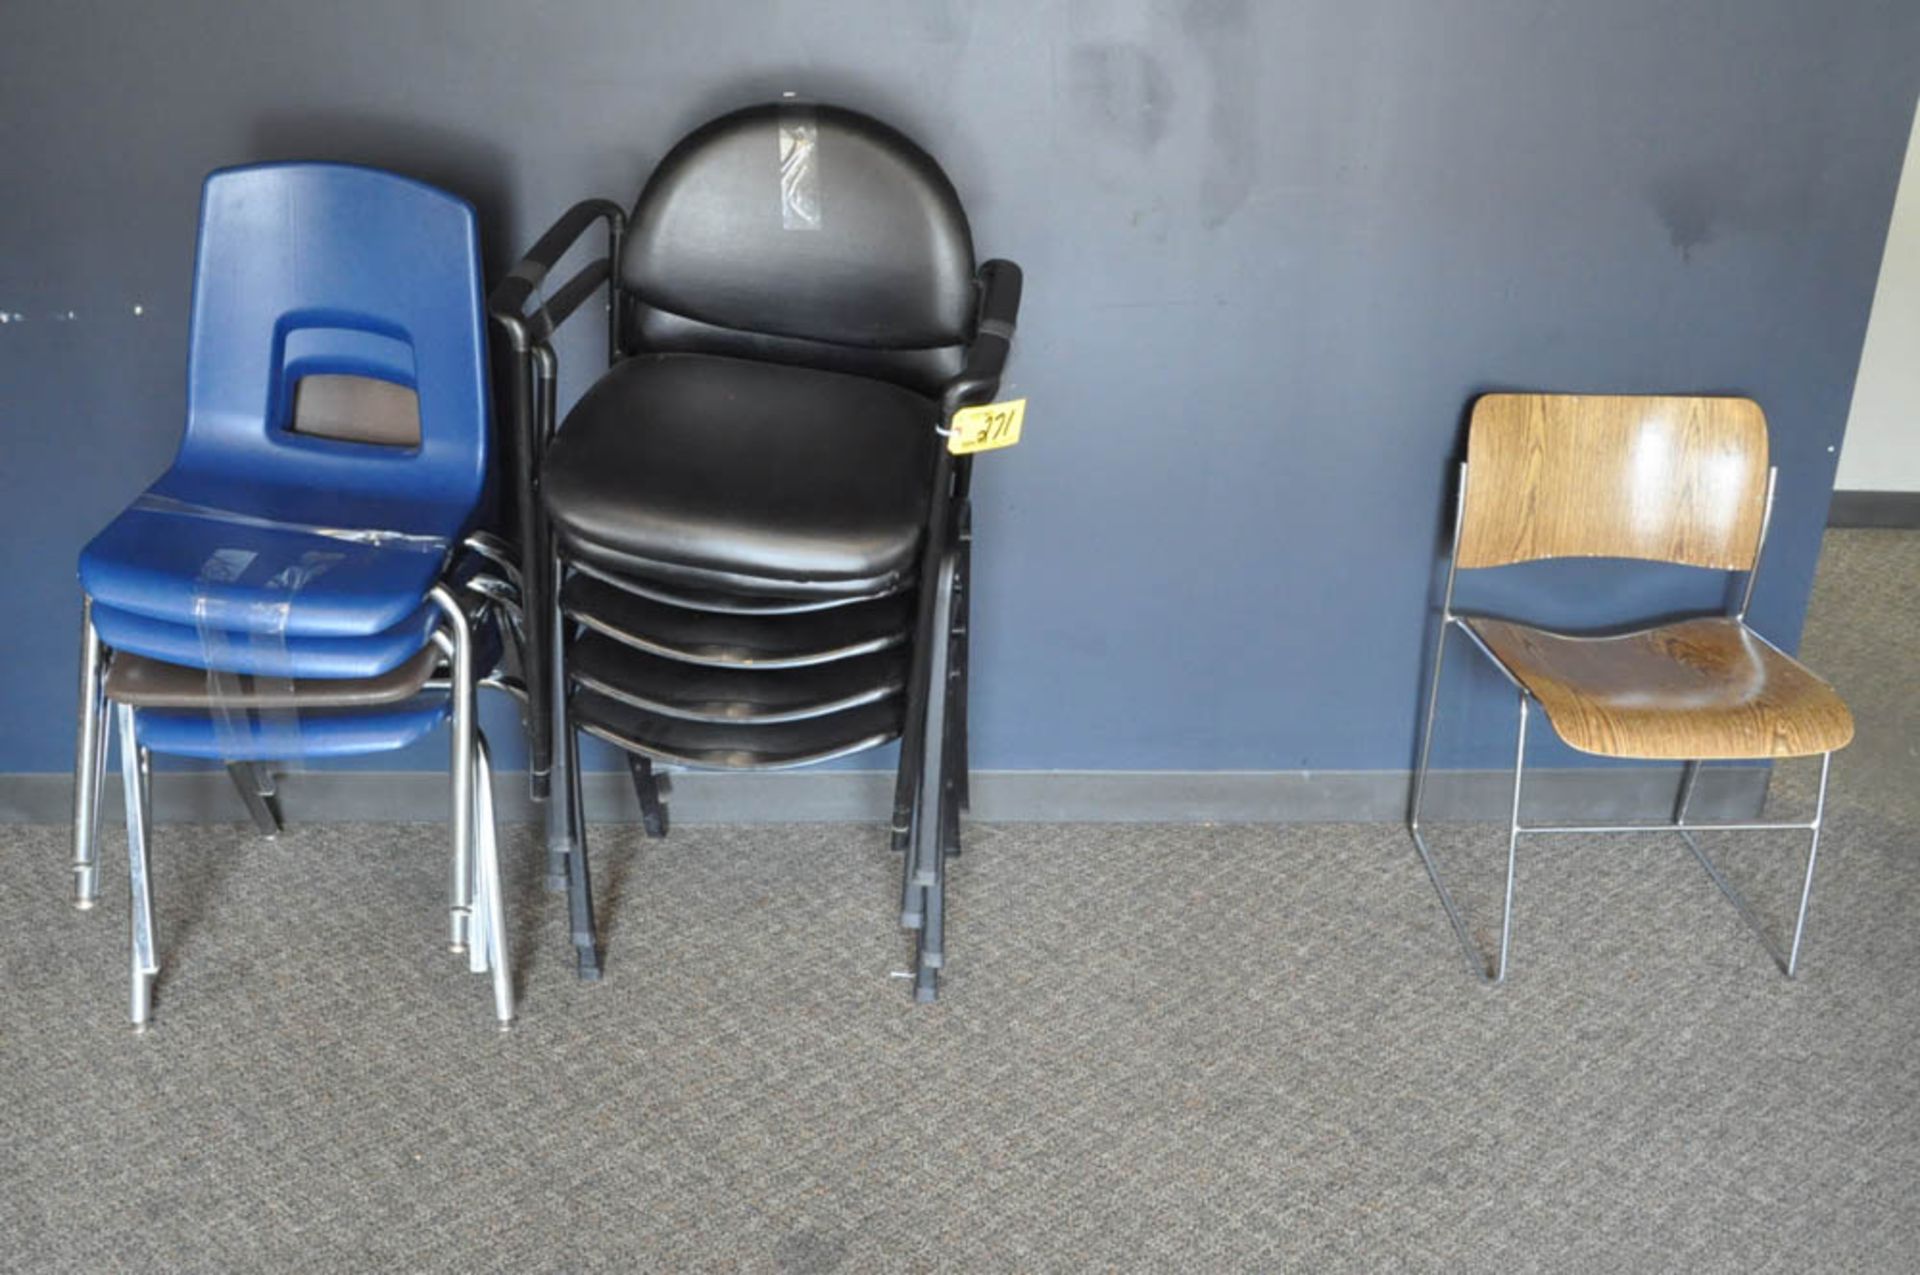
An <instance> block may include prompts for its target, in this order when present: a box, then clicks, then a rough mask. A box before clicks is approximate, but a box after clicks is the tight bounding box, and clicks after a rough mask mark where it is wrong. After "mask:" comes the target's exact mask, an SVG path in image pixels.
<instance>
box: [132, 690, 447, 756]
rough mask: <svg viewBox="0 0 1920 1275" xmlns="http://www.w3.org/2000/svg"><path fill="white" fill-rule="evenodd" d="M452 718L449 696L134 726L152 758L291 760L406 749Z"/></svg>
mask: <svg viewBox="0 0 1920 1275" xmlns="http://www.w3.org/2000/svg"><path fill="white" fill-rule="evenodd" d="M452 712H453V700H452V697H451V696H449V695H447V694H446V693H445V692H444V691H429V692H427V693H426V694H423V695H416V696H414V697H413V698H412V699H409V700H406V701H404V702H402V703H399V704H392V705H387V706H385V707H382V708H377V709H372V710H366V709H352V708H322V709H313V710H311V711H309V710H307V709H304V708H303V709H301V710H300V712H299V714H298V715H297V716H296V715H295V714H292V713H286V714H280V713H271V712H270V713H236V714H222V715H220V716H219V717H218V718H216V717H215V716H214V715H213V714H210V713H205V712H196V711H194V710H192V709H142V710H141V711H140V712H139V713H137V714H136V715H135V719H134V720H135V729H136V730H137V731H138V732H139V736H140V742H141V743H142V744H145V745H146V746H147V747H148V748H151V749H152V750H153V751H154V752H156V753H164V754H167V755H169V756H173V757H199V758H204V759H206V760H208V761H229V762H232V761H294V760H298V759H301V758H322V757H358V756H361V755H363V754H366V753H384V752H392V751H394V750H396V749H401V748H405V747H406V746H407V745H408V744H411V743H413V742H414V741H415V740H418V739H421V738H423V737H425V736H426V735H428V734H430V733H432V732H433V731H434V730H436V729H438V728H439V726H440V724H441V723H442V722H444V721H446V720H447V718H448V717H449V716H451V714H452Z"/></svg>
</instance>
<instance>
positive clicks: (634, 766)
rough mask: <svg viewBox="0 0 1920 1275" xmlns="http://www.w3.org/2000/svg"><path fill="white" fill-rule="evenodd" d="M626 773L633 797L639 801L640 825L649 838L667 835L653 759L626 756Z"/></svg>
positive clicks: (661, 795) (661, 794)
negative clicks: (631, 782) (629, 778)
mask: <svg viewBox="0 0 1920 1275" xmlns="http://www.w3.org/2000/svg"><path fill="white" fill-rule="evenodd" d="M627 771H628V773H629V774H631V775H632V776H633V795H634V796H635V797H637V798H639V800H640V824H641V826H642V827H643V828H644V829H645V830H646V834H647V835H648V836H649V837H664V836H666V835H667V807H666V803H665V801H664V800H662V797H663V793H662V792H661V787H662V781H661V777H660V776H659V775H656V774H655V773H654V771H653V758H651V757H648V756H646V755H645V754H643V753H628V754H627Z"/></svg>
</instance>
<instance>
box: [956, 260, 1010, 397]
mask: <svg viewBox="0 0 1920 1275" xmlns="http://www.w3.org/2000/svg"><path fill="white" fill-rule="evenodd" d="M1019 317H1020V267H1019V266H1016V265H1014V264H1013V263H1012V262H1011V261H1000V260H994V261H989V262H986V263H984V264H983V265H982V266H981V267H980V322H979V325H978V326H977V327H976V328H975V330H974V337H973V344H972V345H971V346H969V347H967V362H966V366H965V367H963V368H961V369H960V374H959V375H958V376H956V377H954V378H953V379H952V380H951V381H948V382H947V384H946V387H945V389H943V390H942V391H941V395H940V410H941V415H942V416H943V417H944V418H946V419H949V420H950V419H952V417H953V414H954V413H955V412H957V411H959V410H960V409H961V408H963V407H973V406H976V405H978V404H981V403H990V402H992V401H993V396H994V395H995V394H998V393H999V392H1000V374H1001V373H1002V372H1004V371H1005V370H1006V367H1007V352H1008V351H1009V350H1011V349H1012V348H1013V331H1014V325H1015V323H1016V322H1017V321H1018V319H1019Z"/></svg>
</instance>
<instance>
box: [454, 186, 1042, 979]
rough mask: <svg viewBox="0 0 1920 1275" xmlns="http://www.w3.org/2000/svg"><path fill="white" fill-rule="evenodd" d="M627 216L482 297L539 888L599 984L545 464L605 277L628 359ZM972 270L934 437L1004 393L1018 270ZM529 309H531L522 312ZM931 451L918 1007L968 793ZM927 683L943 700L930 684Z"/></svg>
mask: <svg viewBox="0 0 1920 1275" xmlns="http://www.w3.org/2000/svg"><path fill="white" fill-rule="evenodd" d="M626 220H627V215H626V212H625V211H624V210H623V209H622V208H621V207H620V206H619V205H618V204H616V203H614V202H612V201H611V200H606V199H589V200H584V201H582V202H580V203H578V204H575V205H574V206H573V207H572V208H570V209H568V210H567V212H566V213H565V214H563V215H562V216H561V217H560V219H559V220H558V221H556V222H555V223H554V224H553V226H552V227H551V228H550V229H548V231H547V232H546V233H545V234H544V235H542V236H541V237H540V239H539V240H538V241H537V242H536V243H535V244H534V245H533V247H532V248H531V249H530V250H529V251H528V252H527V254H526V256H525V257H523V258H522V259H521V260H520V262H519V263H518V264H517V265H515V266H514V267H513V269H512V270H511V271H510V272H509V273H508V275H507V276H506V278H505V279H504V280H502V281H501V283H500V284H499V286H498V287H496V288H495V289H494V290H493V293H492V295H491V296H490V297H489V298H488V309H489V312H490V313H491V314H492V316H493V319H494V321H495V322H496V323H498V324H499V325H500V327H501V329H502V330H503V331H504V332H505V333H506V336H507V339H508V343H509V346H510V349H511V352H512V370H511V382H510V393H511V403H510V407H509V411H508V418H509V419H510V420H511V422H512V438H511V440H510V441H511V447H512V452H513V460H512V474H513V502H514V508H515V513H516V517H517V520H518V523H519V535H520V544H521V553H522V563H521V576H522V588H523V591H524V600H525V606H526V615H527V621H528V623H527V626H526V633H525V638H526V651H525V655H526V661H527V664H526V667H527V692H528V698H529V711H528V736H529V740H528V742H529V763H528V768H529V772H530V780H531V784H532V792H533V796H534V799H535V800H537V801H545V802H546V844H547V854H548V869H547V875H548V884H549V887H550V888H556V889H558V888H565V889H566V890H567V893H568V910H569V915H570V917H571V928H572V938H573V943H574V946H575V948H576V949H577V950H578V953H579V971H580V975H581V977H582V978H586V979H593V978H598V977H599V975H600V971H601V960H600V952H599V944H598V939H597V935H596V927H595V924H594V918H593V912H592V891H591V876H590V868H589V865H588V862H587V846H586V823H585V816H584V812H583V810H582V807H581V791H580V774H579V760H578V759H579V747H578V740H577V736H576V733H575V731H574V729H573V727H572V725H571V723H570V719H569V716H568V711H567V695H568V680H567V674H566V669H565V649H566V621H565V619H564V617H563V616H562V614H561V610H560V606H559V587H560V584H561V582H562V579H563V576H564V573H565V571H566V570H567V566H568V564H567V562H566V561H565V559H564V557H563V555H562V552H561V547H560V545H559V543H558V539H557V537H556V536H555V535H554V534H553V531H552V528H551V527H550V525H549V523H548V519H547V517H546V514H545V511H544V509H543V508H542V504H541V498H540V461H541V458H542V456H543V455H544V453H545V451H546V448H547V446H548V445H549V444H550V443H551V442H552V440H553V437H554V434H555V432H556V430H557V429H558V427H559V422H558V420H557V417H556V410H555V400H556V382H557V378H558V372H559V363H558V358H557V356H556V355H555V353H554V349H553V344H552V339H553V336H554V333H555V332H556V331H557V330H558V329H559V328H560V326H561V325H562V324H564V323H565V322H566V321H567V320H568V319H569V318H571V317H572V316H573V315H574V314H575V313H576V312H577V311H578V310H579V309H580V308H581V306H582V305H584V304H585V303H586V302H587V300H588V299H589V298H590V297H592V296H593V295H594V294H595V293H597V292H598V291H599V290H600V287H601V285H602V284H605V285H606V287H607V301H606V305H607V357H608V364H609V366H611V365H613V364H614V363H617V362H618V361H619V360H620V359H621V358H623V357H625V355H626V353H627V351H626V349H625V342H624V340H623V333H622V322H621V320H622V310H623V305H622V301H621V295H622V294H621V291H620V288H619V283H618V277H617V265H618V262H619V260H620V253H621V246H622V243H623V240H624V236H625V233H626ZM596 223H604V224H605V226H606V233H607V253H606V255H605V256H604V257H598V258H595V259H594V260H592V261H589V262H588V263H587V264H586V265H585V266H583V267H581V268H580V269H579V270H578V271H576V272H575V273H574V274H573V275H572V276H571V277H570V278H568V279H567V280H566V282H565V283H563V284H562V285H561V286H560V287H559V288H558V289H556V290H555V291H553V292H552V293H546V292H544V291H543V284H544V283H545V281H546V279H547V276H548V274H549V273H550V272H551V271H552V270H553V268H554V267H555V266H556V265H557V264H558V263H559V261H560V259H561V258H562V257H564V256H565V255H566V254H567V253H568V252H569V251H570V250H571V249H572V248H573V247H574V246H575V245H576V244H577V243H578V242H579V241H580V240H581V238H582V237H583V236H584V235H586V234H587V233H588V231H590V230H591V229H592V228H593V226H594V225H595V224H596ZM976 279H977V284H978V292H979V298H978V310H977V317H976V325H975V332H974V337H973V339H972V341H971V342H970V343H969V344H968V346H967V350H966V357H965V361H964V364H963V366H962V368H961V370H960V371H959V373H958V374H957V375H955V376H954V377H953V378H952V379H950V380H949V381H947V382H946V384H945V385H944V387H943V389H942V393H941V403H940V422H941V423H940V424H939V426H937V428H938V429H939V431H940V432H941V433H942V434H943V435H944V434H946V433H948V432H949V431H950V429H951V425H952V420H953V416H954V413H956V412H958V411H960V410H961V409H963V408H966V407H971V406H977V405H979V404H982V403H986V402H990V401H992V399H993V398H994V396H995V395H996V394H997V393H998V392H999V388H1000V378H1001V375H1002V373H1003V371H1004V369H1005V366H1006V359H1007V354H1008V352H1009V350H1010V349H1011V347H1012V341H1013V334H1014V328H1015V323H1016V321H1017V318H1018V314H1019V308H1020V293H1021V274H1020V269H1019V267H1018V266H1016V265H1014V264H1013V263H1012V262H1009V261H1001V260H990V261H987V262H984V263H982V264H981V265H980V266H979V267H978V270H977V273H976ZM529 302H533V303H534V305H533V308H532V310H531V311H529V309H528V305H529ZM937 457H938V459H937V460H936V461H935V465H934V473H933V478H932V484H933V486H932V499H931V500H930V501H929V506H928V512H927V522H926V532H925V537H924V542H923V549H922V552H921V561H920V570H919V576H918V588H919V596H918V614H917V619H916V624H915V628H914V646H913V653H912V673H911V675H910V678H909V681H908V685H907V701H906V706H905V716H904V728H903V731H902V736H901V748H900V763H899V770H898V775H897V780H896V788H895V797H894V810H893V821H892V829H891V830H892V843H893V848H894V849H895V850H896V851H898V852H901V853H903V855H904V862H903V867H902V872H901V923H902V925H903V926H905V927H907V928H909V929H912V930H915V931H916V932H917V936H918V938H917V948H918V951H917V960H916V967H915V971H914V993H915V997H916V998H917V999H919V1000H922V1001H930V1000H933V999H934V998H935V996H936V995H937V992H938V985H939V971H940V969H941V968H942V967H943V966H944V964H945V959H946V945H945V932H946V915H945V860H946V859H947V858H948V857H949V856H951V855H955V854H958V853H959V849H960V816H961V814H962V813H963V812H964V811H965V810H966V808H967V806H968V801H969V792H968V781H967V734H968V732H967V695H966V691H967V682H968V645H969V644H968V639H967V616H968V611H969V603H968V599H969V597H970V591H971V581H970V579H969V568H970V565H971V562H970V558H971V554H970V547H971V539H972V514H971V503H970V499H969V495H970V488H971V481H972V469H973V465H972V458H971V457H969V456H954V455H952V454H950V453H949V452H948V450H947V449H946V448H945V447H941V448H938V449H937ZM943 633H944V634H945V635H946V640H944V641H936V640H934V635H936V634H943ZM936 688H937V689H938V690H939V691H940V693H939V694H935V693H934V691H935V689H936ZM629 757H630V761H629V765H630V768H631V773H632V777H633V781H634V786H635V791H636V794H637V796H638V797H639V801H640V806H641V811H642V815H643V819H644V820H645V823H646V825H647V829H648V831H649V833H650V834H652V835H662V834H664V832H665V830H666V810H665V807H664V805H663V804H662V802H661V789H660V784H661V778H660V777H659V776H658V775H656V774H655V772H654V768H653V766H652V763H651V760H650V759H648V758H646V757H644V756H642V755H639V754H634V753H631V752H630V753H629ZM556 792H557V794H558V796H557V799H556V797H555V794H556Z"/></svg>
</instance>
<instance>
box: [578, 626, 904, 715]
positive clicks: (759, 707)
mask: <svg viewBox="0 0 1920 1275" xmlns="http://www.w3.org/2000/svg"><path fill="white" fill-rule="evenodd" d="M567 674H568V676H569V677H571V678H572V679H573V680H574V682H575V683H577V684H578V685H580V686H584V687H586V688H587V689H588V690H591V691H593V692H595V693H597V694H600V695H604V696H605V697H607V698H608V699H612V700H618V701H620V702H621V703H624V704H630V705H632V706H633V707H634V708H638V709H643V710H645V711H647V712H650V713H656V714H658V715H660V716H662V717H681V718H685V719H687V720H688V721H696V722H752V723H763V724H764V723H771V722H797V721H803V720H805V719H806V718H809V717H824V716H825V715H827V714H828V713H836V712H840V711H841V710H843V709H849V708H857V707H859V706H860V705H862V704H872V703H877V702H878V701H880V700H884V699H887V698H889V697H890V696H897V695H898V694H900V692H901V691H902V690H903V689H904V688H905V687H906V684H907V651H906V648H905V647H894V648H893V649H891V650H887V651H876V652H874V653H873V654H871V655H858V656H855V657H854V658H852V659H847V660H835V661H834V662H833V663H831V664H816V665H813V666H811V667H808V668H798V669H793V668H783V669H761V668H724V667H715V666H710V665H689V664H684V663H681V662H679V661H677V660H668V659H661V658H660V657H658V656H653V655H647V654H644V653H642V652H640V651H636V650H634V649H633V648H632V647H630V646H628V645H626V644H625V643H623V642H619V641H616V640H615V639H613V638H610V637H607V636H605V635H604V634H599V633H588V634H586V635H585V636H584V637H581V638H579V639H578V640H577V641H575V642H574V644H573V648H572V651H571V658H570V659H569V660H568V663H567Z"/></svg>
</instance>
